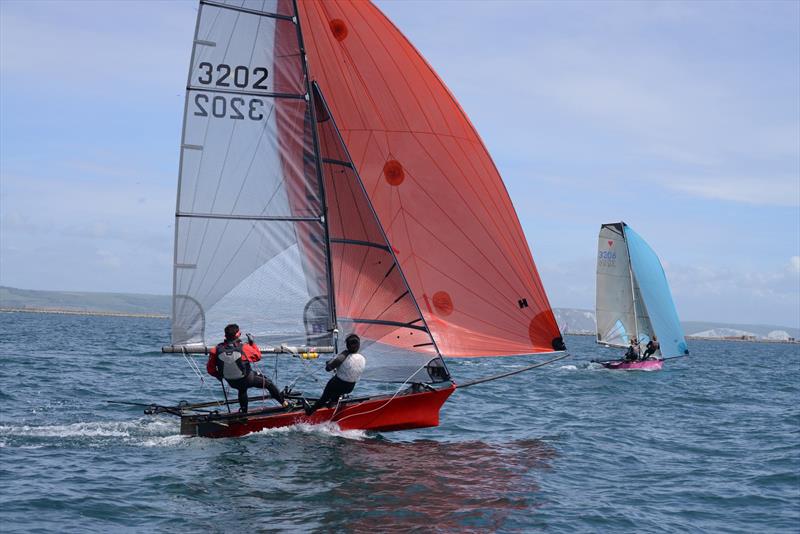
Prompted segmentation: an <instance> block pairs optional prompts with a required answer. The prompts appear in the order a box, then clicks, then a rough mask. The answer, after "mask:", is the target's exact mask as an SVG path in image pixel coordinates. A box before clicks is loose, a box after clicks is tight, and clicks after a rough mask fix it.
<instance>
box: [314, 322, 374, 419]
mask: <svg viewBox="0 0 800 534" xmlns="http://www.w3.org/2000/svg"><path fill="white" fill-rule="evenodd" d="M345 345H346V346H347V350H345V351H342V352H341V353H340V354H339V355H338V356H336V357H335V358H334V359H332V360H331V361H329V362H328V363H326V364H325V370H326V371H329V372H330V371H335V372H336V374H335V375H334V376H333V377H332V378H331V379H330V380H328V383H327V384H326V385H325V389H324V390H323V391H322V396H320V398H319V399H318V400H317V401H316V402H315V403H314V405H313V406H309V405H306V409H305V410H306V414H307V415H311V414H312V413H314V412H315V411H316V410H318V409H319V408H321V407H322V406H325V405H329V404H331V403H334V402H336V401H338V400H339V397H341V396H342V395H344V394H346V393H350V392H352V391H353V388H355V387H356V382H358V379H359V378H361V373H363V372H364V367H366V365H367V360H366V358H364V356H363V355H361V354H359V353H358V349H360V348H361V339H359V337H358V336H357V335H355V334H350V335H349V336H347V338H346V339H345Z"/></svg>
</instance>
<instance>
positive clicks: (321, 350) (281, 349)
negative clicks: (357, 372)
mask: <svg viewBox="0 0 800 534" xmlns="http://www.w3.org/2000/svg"><path fill="white" fill-rule="evenodd" d="M210 350H211V347H209V346H207V345H204V344H202V343H189V344H187V345H165V346H163V347H161V352H163V353H164V354H208V352H209V351H210ZM333 352H334V349H333V347H331V346H320V347H310V346H297V347H295V346H289V345H279V346H277V347H263V348H262V349H261V354H292V355H296V354H297V355H300V354H333Z"/></svg>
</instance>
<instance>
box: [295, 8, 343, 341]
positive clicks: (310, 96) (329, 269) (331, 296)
mask: <svg viewBox="0 0 800 534" xmlns="http://www.w3.org/2000/svg"><path fill="white" fill-rule="evenodd" d="M292 8H293V9H294V20H293V21H292V22H294V25H295V27H296V28H297V42H298V45H299V48H300V56H301V58H302V63H303V76H304V78H305V86H306V102H307V103H308V106H309V107H310V113H311V138H312V141H313V146H314V166H315V168H316V173H317V185H318V187H319V195H320V201H321V203H322V206H321V207H322V226H323V228H324V230H325V258H326V262H327V265H326V274H327V276H326V279H327V284H328V309H329V310H330V319H331V322H332V324H329V325H328V331H333V330H335V329H336V325H337V324H338V321H337V318H336V293H335V292H334V287H333V263H332V260H331V237H330V231H329V230H328V201H327V199H326V197H325V180H324V178H323V176H322V156H321V154H320V149H319V134H318V132H317V110H316V106H315V103H314V92H313V91H312V90H311V78H310V76H309V74H308V56H306V49H305V45H304V44H303V29H302V28H301V26H300V12H299V11H298V9H297V0H292ZM333 343H334V348H335V350H338V346H337V345H338V336H336V338H335V339H334V341H333Z"/></svg>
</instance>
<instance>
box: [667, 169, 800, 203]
mask: <svg viewBox="0 0 800 534" xmlns="http://www.w3.org/2000/svg"><path fill="white" fill-rule="evenodd" d="M663 182H664V184H665V185H666V186H667V187H669V188H671V189H675V190H679V191H685V192H687V193H691V194H693V195H695V196H701V197H706V198H715V199H721V200H730V201H734V202H742V203H746V204H769V205H773V206H800V177H792V176H784V177H780V176H774V175H773V176H725V177H710V176H694V177H688V176H684V177H672V178H664V179H663Z"/></svg>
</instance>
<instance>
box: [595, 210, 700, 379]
mask: <svg viewBox="0 0 800 534" xmlns="http://www.w3.org/2000/svg"><path fill="white" fill-rule="evenodd" d="M596 319H597V343H599V344H601V345H605V346H609V347H618V348H626V347H628V346H629V344H630V342H631V340H634V339H635V340H637V341H638V342H639V344H640V345H641V346H642V347H643V346H644V345H646V344H647V343H648V342H649V341H650V340H651V339H653V337H654V336H655V337H656V338H657V340H658V342H659V344H660V350H658V351H657V352H656V353H655V355H654V356H655V357H656V358H654V359H652V360H650V361H649V362H647V361H644V362H633V363H632V364H631V365H627V364H625V362H623V364H624V365H622V364H620V365H617V364H614V365H615V368H625V369H627V368H632V369H633V368H647V369H652V368H656V367H657V368H660V367H661V361H662V359H663V358H664V357H676V356H684V355H687V354H689V349H688V347H687V345H686V339H685V338H684V335H683V328H682V327H681V323H680V320H679V319H678V312H677V310H676V309H675V303H674V302H673V300H672V293H671V292H670V289H669V284H668V283H667V278H666V275H665V274H664V269H663V268H662V266H661V262H660V261H659V259H658V256H657V255H656V253H655V252H654V251H653V249H652V248H650V246H649V245H648V244H647V243H646V242H645V240H644V239H642V237H641V236H640V235H639V234H637V233H636V232H634V231H633V229H631V227H630V226H628V225H627V224H625V223H624V222H619V223H611V224H604V225H602V226H601V227H600V235H599V238H598V249H597V300H596ZM659 356H660V357H661V358H659ZM656 362H657V363H656Z"/></svg>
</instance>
